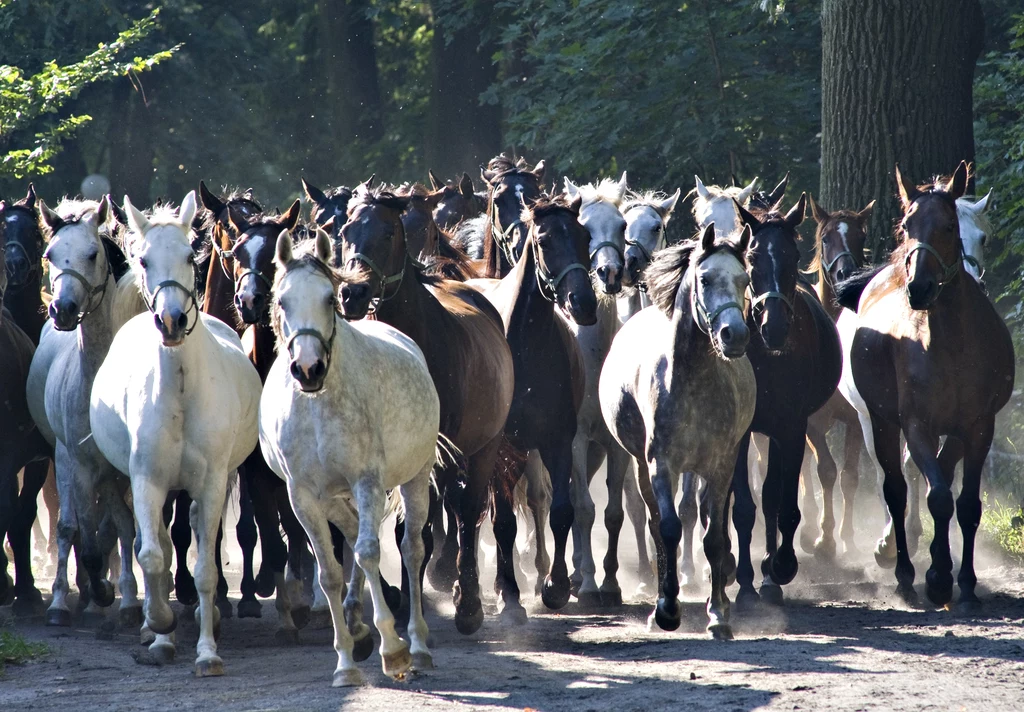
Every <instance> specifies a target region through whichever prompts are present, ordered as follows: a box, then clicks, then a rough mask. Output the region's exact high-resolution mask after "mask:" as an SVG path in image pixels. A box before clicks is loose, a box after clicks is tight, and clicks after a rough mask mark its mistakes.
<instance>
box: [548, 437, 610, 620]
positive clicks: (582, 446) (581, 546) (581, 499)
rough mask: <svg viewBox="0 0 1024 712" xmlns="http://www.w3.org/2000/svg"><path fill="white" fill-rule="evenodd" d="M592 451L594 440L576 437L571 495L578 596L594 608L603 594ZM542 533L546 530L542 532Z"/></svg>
mask: <svg viewBox="0 0 1024 712" xmlns="http://www.w3.org/2000/svg"><path fill="white" fill-rule="evenodd" d="M589 449H590V438H589V437H588V436H587V435H585V434H584V433H583V431H582V430H577V432H576V437H574V438H573V441H572V470H571V474H570V484H571V490H570V492H571V495H572V497H571V499H572V506H573V512H574V518H573V525H572V533H573V556H572V558H573V565H574V568H576V572H575V573H574V574H573V575H574V576H577V575H578V578H579V586H578V587H577V588H576V596H577V598H578V599H579V602H580V605H581V606H584V607H587V608H593V607H595V606H598V605H600V603H601V593H600V591H599V590H598V588H597V578H596V574H597V564H596V563H595V562H594V550H593V547H592V543H591V537H592V535H593V531H594V520H595V519H596V514H597V510H596V509H595V507H594V498H593V497H592V496H591V495H590V477H589V474H590V473H589V469H590V468H589V467H588V464H589V463H588V450H589ZM542 532H543V530H541V533H542ZM538 538H539V537H538ZM577 540H578V545H577ZM570 585H571V584H570Z"/></svg>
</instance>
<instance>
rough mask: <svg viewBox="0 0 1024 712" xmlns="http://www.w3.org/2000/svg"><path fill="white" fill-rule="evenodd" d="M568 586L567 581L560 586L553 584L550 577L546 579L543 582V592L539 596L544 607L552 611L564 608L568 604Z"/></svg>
mask: <svg viewBox="0 0 1024 712" xmlns="http://www.w3.org/2000/svg"><path fill="white" fill-rule="evenodd" d="M568 584H569V582H568V581H566V582H564V583H561V584H558V583H555V582H554V581H553V580H552V579H551V577H550V576H549V577H548V578H546V579H545V580H544V590H543V591H542V592H541V594H540V598H541V600H542V601H544V605H545V606H547V607H548V608H550V609H551V610H553V611H557V610H559V609H561V608H565V604H567V603H568V602H569V585H568Z"/></svg>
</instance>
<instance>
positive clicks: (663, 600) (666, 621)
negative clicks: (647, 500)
mask: <svg viewBox="0 0 1024 712" xmlns="http://www.w3.org/2000/svg"><path fill="white" fill-rule="evenodd" d="M653 465H654V467H653V468H652V469H653V473H652V475H651V488H652V490H653V491H654V497H655V500H656V502H657V506H658V511H659V512H660V513H661V522H660V523H659V527H658V531H659V533H660V535H661V540H662V542H663V543H664V547H665V568H664V571H663V575H662V577H661V595H660V596H659V597H658V604H657V606H656V607H655V609H654V613H652V614H651V617H650V618H649V619H648V623H647V625H648V627H651V622H652V621H653V622H655V623H657V624H658V627H659V628H661V629H662V630H675V629H676V628H678V627H679V619H680V617H681V615H682V608H681V607H680V605H679V573H678V569H677V568H676V560H677V559H676V557H677V555H678V552H679V540H680V539H681V538H682V534H683V525H682V522H680V521H679V515H678V514H677V513H676V487H677V484H678V479H679V478H678V475H676V474H674V473H673V472H672V471H671V470H669V469H668V467H667V466H666V463H665V462H664V461H662V460H660V459H655V460H654V462H653Z"/></svg>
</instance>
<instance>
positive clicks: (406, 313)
mask: <svg viewBox="0 0 1024 712" xmlns="http://www.w3.org/2000/svg"><path fill="white" fill-rule="evenodd" d="M407 207H408V199H406V198H400V197H398V196H396V195H394V194H393V193H390V192H388V191H386V190H384V189H382V188H376V189H371V188H369V187H368V185H366V184H364V185H361V186H359V187H358V188H357V189H356V191H355V194H354V195H353V198H352V202H351V203H350V204H349V220H348V222H347V223H345V225H344V226H343V227H342V228H341V249H342V264H343V266H344V267H345V268H346V271H347V273H348V276H347V278H346V280H345V283H344V284H343V285H342V287H341V301H342V309H343V312H344V314H345V316H346V318H361V317H363V316H364V315H365V314H366V313H367V312H368V311H369V310H370V309H371V306H372V307H373V310H374V315H375V317H376V318H377V319H379V320H381V321H383V322H385V323H387V324H390V325H391V326H393V327H395V328H396V329H399V330H400V331H402V332H404V333H405V334H407V335H408V336H409V337H410V338H412V339H413V341H415V342H416V344H417V345H418V346H419V347H420V348H421V349H422V350H423V354H424V356H425V357H426V361H427V367H428V368H429V369H430V374H431V376H432V377H433V379H434V385H435V386H436V387H437V392H438V395H439V396H440V401H441V427H440V430H441V433H442V434H444V435H445V436H447V437H448V438H449V439H450V440H451V441H452V442H453V443H455V445H456V447H458V448H459V449H460V450H461V451H462V454H463V455H464V456H465V457H466V458H467V460H468V467H467V468H466V471H465V472H460V471H459V468H458V467H457V466H454V465H452V464H448V465H446V466H444V467H443V468H441V473H440V477H439V478H438V480H439V481H438V485H439V487H440V488H441V490H442V494H443V496H444V498H445V500H446V502H447V504H448V505H449V506H450V507H451V508H452V509H453V510H454V511H455V512H456V515H457V519H458V529H459V558H458V569H459V572H458V583H457V584H456V586H455V590H454V600H455V607H456V611H455V625H456V627H457V628H458V629H459V631H460V632H462V633H467V634H468V633H472V632H474V631H476V630H477V629H478V628H479V627H480V624H481V623H482V622H483V608H482V607H481V603H480V584H479V571H478V567H477V558H476V557H477V527H478V526H479V523H480V519H481V517H482V516H483V512H484V508H485V506H486V502H487V491H488V485H489V483H490V481H491V474H492V472H493V470H494V462H495V458H496V457H497V453H498V447H499V445H500V444H501V437H502V432H503V428H504V426H505V419H506V416H507V415H508V410H509V404H510V402H511V399H512V380H513V367H512V356H511V354H510V353H509V348H508V344H507V343H506V341H505V338H504V335H503V333H502V328H501V323H502V322H501V318H500V317H499V315H498V313H497V312H496V311H495V309H494V307H493V306H491V304H490V303H489V302H488V301H487V299H485V298H484V297H483V296H482V295H481V294H480V293H479V292H477V291H476V290H474V289H472V288H470V287H467V286H465V285H463V284H460V283H457V282H450V281H443V280H441V279H440V278H438V277H429V276H427V275H425V274H424V273H423V272H422V271H421V270H420V268H419V267H418V266H416V265H414V264H413V263H412V260H411V258H410V257H409V253H408V247H407V245H406V239H405V229H404V227H403V225H402V213H403V212H405V210H406V208H407ZM430 546H432V544H431V543H428V551H429V550H430V549H429V547H430ZM358 605H359V606H361V604H358ZM346 610H348V604H346ZM359 616H360V614H359V609H358V608H353V609H352V611H350V612H349V619H350V620H349V625H350V627H352V626H353V625H354V621H357V620H358V619H359Z"/></svg>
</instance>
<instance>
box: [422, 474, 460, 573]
mask: <svg viewBox="0 0 1024 712" xmlns="http://www.w3.org/2000/svg"><path fill="white" fill-rule="evenodd" d="M440 469H441V473H440V476H439V477H438V480H439V481H440V482H443V483H444V484H445V487H444V489H443V490H442V492H441V503H442V506H440V507H438V508H437V510H436V511H435V512H434V517H433V519H432V521H431V531H432V533H433V537H434V541H435V542H438V541H441V542H444V543H443V544H442V545H441V551H440V552H439V553H438V555H437V556H435V557H433V560H432V561H431V563H430V565H429V566H428V567H427V580H428V581H429V582H430V585H431V587H432V588H433V589H434V590H435V591H439V592H441V593H448V592H450V591H451V590H452V586H454V585H455V582H456V581H457V580H458V578H459V518H458V513H457V512H456V511H455V508H454V507H453V506H452V505H451V502H450V499H449V497H448V493H447V490H448V487H447V485H448V483H450V482H454V481H455V478H456V477H457V476H458V473H457V469H458V468H457V467H455V466H453V465H449V466H447V467H442V468H440Z"/></svg>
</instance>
